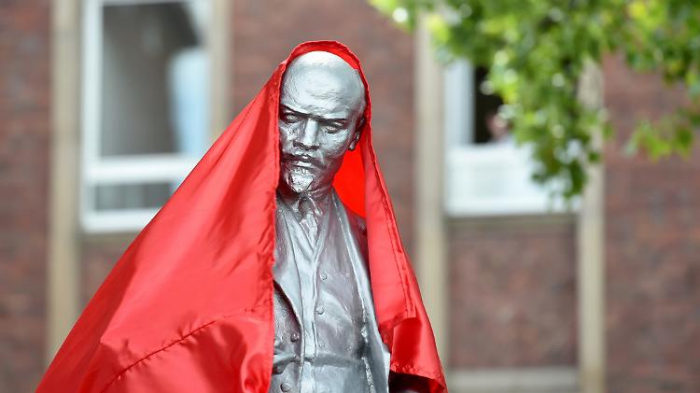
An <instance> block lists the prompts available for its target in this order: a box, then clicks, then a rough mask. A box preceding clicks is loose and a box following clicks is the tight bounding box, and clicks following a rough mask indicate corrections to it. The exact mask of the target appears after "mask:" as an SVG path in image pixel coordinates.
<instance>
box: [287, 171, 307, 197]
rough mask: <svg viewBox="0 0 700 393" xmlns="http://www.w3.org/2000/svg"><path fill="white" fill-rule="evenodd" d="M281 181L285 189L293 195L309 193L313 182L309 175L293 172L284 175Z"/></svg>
mask: <svg viewBox="0 0 700 393" xmlns="http://www.w3.org/2000/svg"><path fill="white" fill-rule="evenodd" d="M283 179H284V183H285V184H286V186H287V188H288V189H289V190H290V191H291V192H293V193H295V194H302V193H304V192H307V191H309V189H310V188H311V184H312V183H313V181H314V178H313V176H311V175H310V174H301V173H294V172H287V173H285V175H284V177H283Z"/></svg>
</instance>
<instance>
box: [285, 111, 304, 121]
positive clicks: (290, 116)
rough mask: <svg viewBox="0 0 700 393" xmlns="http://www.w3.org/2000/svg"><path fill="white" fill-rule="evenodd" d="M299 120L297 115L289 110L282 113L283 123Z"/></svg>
mask: <svg viewBox="0 0 700 393" xmlns="http://www.w3.org/2000/svg"><path fill="white" fill-rule="evenodd" d="M299 120H300V118H299V116H297V115H296V114H294V113H290V112H283V113H282V121H284V122H285V123H296V122H298V121H299Z"/></svg>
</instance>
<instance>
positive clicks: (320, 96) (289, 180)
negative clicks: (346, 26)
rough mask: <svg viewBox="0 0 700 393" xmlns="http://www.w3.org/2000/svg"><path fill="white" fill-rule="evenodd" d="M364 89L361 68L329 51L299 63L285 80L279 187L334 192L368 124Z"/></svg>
mask: <svg viewBox="0 0 700 393" xmlns="http://www.w3.org/2000/svg"><path fill="white" fill-rule="evenodd" d="M365 105H366V104H365V87H364V84H363V83H362V79H361V78H360V74H359V73H358V71H357V70H355V69H354V68H352V67H351V66H350V65H349V64H348V63H346V62H345V60H343V59H341V58H340V57H338V56H337V55H334V54H332V53H329V52H321V51H316V52H309V53H306V54H304V55H301V56H299V57H297V58H296V59H294V60H293V61H292V62H291V64H290V65H289V67H288V68H287V70H286V71H285V74H284V77H283V79H282V87H281V92H280V108H279V134H280V153H281V154H280V185H279V186H280V187H281V188H283V189H284V190H285V191H286V192H290V193H292V194H313V193H318V192H325V191H328V190H330V187H331V184H332V182H333V177H334V176H335V174H336V172H338V169H339V168H340V165H341V163H342V161H343V156H344V155H345V153H346V152H347V151H348V150H353V149H354V148H355V147H356V146H357V143H358V141H359V139H360V130H361V129H362V126H363V125H364V117H363V116H364V110H365Z"/></svg>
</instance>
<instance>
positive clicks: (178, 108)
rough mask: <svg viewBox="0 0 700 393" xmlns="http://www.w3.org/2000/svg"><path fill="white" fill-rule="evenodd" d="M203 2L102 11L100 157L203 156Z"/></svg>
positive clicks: (205, 104) (205, 107)
mask: <svg viewBox="0 0 700 393" xmlns="http://www.w3.org/2000/svg"><path fill="white" fill-rule="evenodd" d="M207 4H208V2H206V1H190V2H175V3H156V4H138V5H109V6H105V7H104V8H103V26H104V27H103V29H104V31H103V49H102V68H103V71H102V124H101V132H100V153H101V155H102V156H116V155H137V154H153V153H180V154H184V155H188V156H199V155H201V154H203V153H204V151H205V148H206V146H207V141H208V137H207V131H208V106H209V105H208V80H207V74H208V57H207V53H206V51H205V47H204V26H206V16H207V9H206V6H207Z"/></svg>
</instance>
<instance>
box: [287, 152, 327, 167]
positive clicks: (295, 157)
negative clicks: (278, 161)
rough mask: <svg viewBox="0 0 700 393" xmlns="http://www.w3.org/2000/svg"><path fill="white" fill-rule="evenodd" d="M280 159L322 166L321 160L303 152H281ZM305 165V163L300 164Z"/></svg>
mask: <svg viewBox="0 0 700 393" xmlns="http://www.w3.org/2000/svg"><path fill="white" fill-rule="evenodd" d="M282 159H283V160H284V161H291V162H297V163H305V164H306V165H308V166H313V167H316V168H323V162H322V161H321V160H320V159H318V158H316V157H314V156H312V155H310V154H304V153H282ZM301 166H305V165H303V164H302V165H301Z"/></svg>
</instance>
